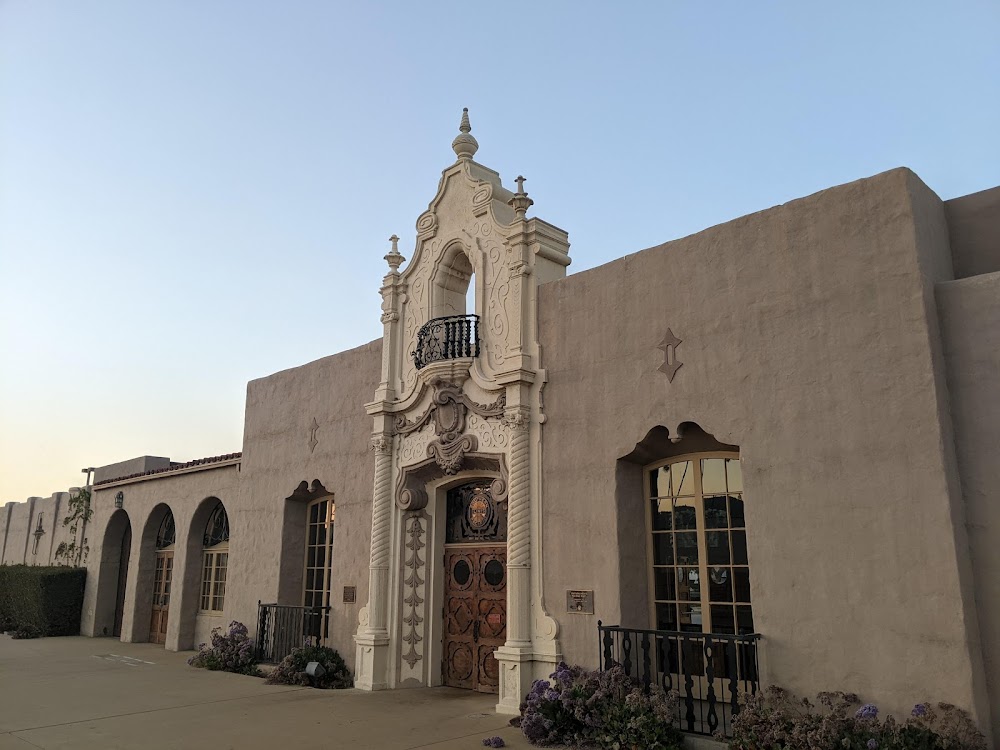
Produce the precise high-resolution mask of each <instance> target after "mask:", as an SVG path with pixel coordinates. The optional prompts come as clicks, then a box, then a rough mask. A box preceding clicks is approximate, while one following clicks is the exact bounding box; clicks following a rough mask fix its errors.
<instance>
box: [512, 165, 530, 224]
mask: <svg viewBox="0 0 1000 750" xmlns="http://www.w3.org/2000/svg"><path fill="white" fill-rule="evenodd" d="M514 182H516V183H517V192H516V193H514V197H513V198H511V199H510V200H509V201H507V203H508V205H510V207H511V208H513V209H514V214H515V215H516V216H517V218H518V219H523V218H524V215H525V214H526V213H528V209H529V208H531V207H532V206H533V205H534V204H535V202H534V201H533V200H531V198H529V197H528V194H527V193H526V192H524V183H525V179H524V177H522V176H521V175H518V176H517V177H516V178H514Z"/></svg>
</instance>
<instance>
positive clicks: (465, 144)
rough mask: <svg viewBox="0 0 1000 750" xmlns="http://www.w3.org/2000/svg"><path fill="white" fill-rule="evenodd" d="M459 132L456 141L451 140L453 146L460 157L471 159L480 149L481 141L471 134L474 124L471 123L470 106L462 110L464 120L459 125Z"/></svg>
mask: <svg viewBox="0 0 1000 750" xmlns="http://www.w3.org/2000/svg"><path fill="white" fill-rule="evenodd" d="M458 129H459V131H460V132H459V134H458V137H457V138H455V140H454V141H452V142H451V147H452V148H453V149H454V150H455V154H456V155H457V156H458V158H459V159H471V158H472V157H473V156H475V155H476V151H478V150H479V142H478V141H477V140H476V139H475V138H474V137H473V136H472V135H470V134H471V133H472V125H471V124H470V123H469V108H468V107H465V108H464V109H463V110H462V122H461V123H460V124H459V126H458Z"/></svg>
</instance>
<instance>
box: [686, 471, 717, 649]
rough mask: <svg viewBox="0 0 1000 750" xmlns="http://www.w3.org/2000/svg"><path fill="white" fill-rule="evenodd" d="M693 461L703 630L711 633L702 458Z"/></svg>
mask: <svg viewBox="0 0 1000 750" xmlns="http://www.w3.org/2000/svg"><path fill="white" fill-rule="evenodd" d="M691 463H692V464H693V465H694V468H695V473H694V479H695V483H694V491H695V496H694V508H695V511H694V512H695V528H696V529H697V530H698V578H699V580H700V582H701V585H700V586H699V587H698V588H699V594H700V596H701V630H702V632H703V633H711V632H712V604H711V595H710V586H709V578H708V537H707V534H706V531H705V497H704V493H703V492H702V489H701V487H702V484H701V459H700V458H694V459H693V460H692V461H691Z"/></svg>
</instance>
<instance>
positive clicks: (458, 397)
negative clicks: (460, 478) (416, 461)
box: [394, 379, 506, 474]
mask: <svg viewBox="0 0 1000 750" xmlns="http://www.w3.org/2000/svg"><path fill="white" fill-rule="evenodd" d="M431 387H432V388H433V389H434V395H433V396H432V397H431V403H430V405H429V406H428V407H427V409H426V410H425V411H424V413H423V414H422V415H421V416H420V417H419V418H418V419H417V420H415V421H413V422H408V421H407V419H406V417H405V416H404V415H400V416H398V417H396V422H395V425H394V429H395V432H396V434H397V435H401V436H404V439H405V436H407V435H410V434H412V433H415V432H418V431H421V430H423V429H424V428H425V427H426V426H428V425H430V424H432V423H433V426H434V439H433V440H431V441H430V442H429V443H428V444H427V448H426V455H427V456H428V457H430V458H433V459H434V461H435V462H436V463H437V465H438V466H439V467H440V469H441V471H443V472H444V473H445V474H457V473H458V472H459V470H460V469H461V467H462V460H463V459H464V458H465V454H466V453H471V452H473V451H475V450H476V449H477V447H478V444H479V441H478V437H477V436H476V435H472V434H468V433H467V432H466V422H467V418H468V416H469V414H470V413H471V414H474V415H477V416H479V417H481V418H486V417H500V416H501V415H503V413H504V408H505V406H506V393H501V394H500V395H499V396H498V397H497V400H496V401H494V402H493V403H492V404H489V405H486V406H484V405H483V404H477V403H476V402H475V401H473V400H472V399H470V398H469V396H468V395H467V394H466V393H465V392H464V391H463V390H462V387H461V386H458V385H455V384H454V383H448V382H446V381H443V380H440V379H438V380H435V381H434V382H432V383H431ZM414 444H415V445H416V442H415V443H414Z"/></svg>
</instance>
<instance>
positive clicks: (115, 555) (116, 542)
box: [94, 509, 132, 638]
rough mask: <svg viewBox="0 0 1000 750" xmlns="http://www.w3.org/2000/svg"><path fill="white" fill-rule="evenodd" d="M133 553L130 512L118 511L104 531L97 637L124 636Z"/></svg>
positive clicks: (99, 581) (95, 619) (98, 595)
mask: <svg viewBox="0 0 1000 750" xmlns="http://www.w3.org/2000/svg"><path fill="white" fill-rule="evenodd" d="M131 550H132V523H131V521H130V520H129V517H128V513H126V512H125V511H124V510H121V509H119V510H116V511H115V512H114V513H113V514H112V515H111V518H110V519H109V520H108V525H107V526H106V527H105V529H104V540H103V542H102V543H101V561H100V568H99V569H98V572H97V601H96V603H95V612H94V634H95V635H104V636H114V637H116V638H118V637H120V636H121V634H122V617H123V615H124V612H125V585H126V582H127V579H128V563H129V556H130V553H131Z"/></svg>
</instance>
